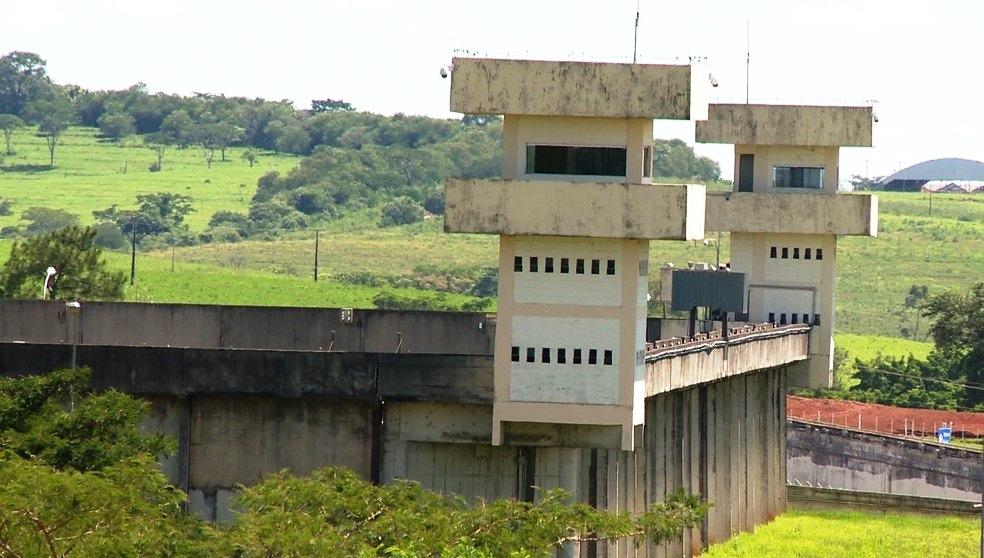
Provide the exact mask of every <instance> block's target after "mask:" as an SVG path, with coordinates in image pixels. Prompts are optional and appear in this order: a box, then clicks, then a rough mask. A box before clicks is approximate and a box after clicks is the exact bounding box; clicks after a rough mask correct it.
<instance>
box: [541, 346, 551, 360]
mask: <svg viewBox="0 0 984 558" xmlns="http://www.w3.org/2000/svg"><path fill="white" fill-rule="evenodd" d="M540 362H550V349H548V348H546V347H544V348H543V350H542V351H540Z"/></svg>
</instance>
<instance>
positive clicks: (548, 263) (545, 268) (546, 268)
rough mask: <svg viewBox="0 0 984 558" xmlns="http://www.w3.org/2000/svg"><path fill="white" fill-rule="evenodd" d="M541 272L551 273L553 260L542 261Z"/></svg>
mask: <svg viewBox="0 0 984 558" xmlns="http://www.w3.org/2000/svg"><path fill="white" fill-rule="evenodd" d="M543 271H544V273H553V258H545V259H544V260H543Z"/></svg>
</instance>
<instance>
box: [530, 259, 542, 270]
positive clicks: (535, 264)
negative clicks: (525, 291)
mask: <svg viewBox="0 0 984 558" xmlns="http://www.w3.org/2000/svg"><path fill="white" fill-rule="evenodd" d="M539 270H540V259H539V258H537V257H536V256H533V257H531V258H530V273H536V272H537V271H539Z"/></svg>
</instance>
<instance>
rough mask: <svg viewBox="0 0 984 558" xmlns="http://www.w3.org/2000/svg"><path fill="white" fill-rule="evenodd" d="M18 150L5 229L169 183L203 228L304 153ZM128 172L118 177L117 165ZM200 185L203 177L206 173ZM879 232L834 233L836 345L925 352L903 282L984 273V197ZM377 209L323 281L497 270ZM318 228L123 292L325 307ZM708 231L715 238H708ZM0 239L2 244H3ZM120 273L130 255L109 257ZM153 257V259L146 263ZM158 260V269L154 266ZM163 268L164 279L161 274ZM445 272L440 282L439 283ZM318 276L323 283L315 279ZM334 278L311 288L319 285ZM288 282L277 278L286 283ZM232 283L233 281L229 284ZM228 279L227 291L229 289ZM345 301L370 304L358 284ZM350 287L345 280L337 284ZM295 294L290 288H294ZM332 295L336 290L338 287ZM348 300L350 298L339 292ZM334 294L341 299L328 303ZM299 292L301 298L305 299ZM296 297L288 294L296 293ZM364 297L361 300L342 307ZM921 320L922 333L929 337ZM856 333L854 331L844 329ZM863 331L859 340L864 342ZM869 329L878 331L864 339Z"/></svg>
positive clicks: (896, 199)
mask: <svg viewBox="0 0 984 558" xmlns="http://www.w3.org/2000/svg"><path fill="white" fill-rule="evenodd" d="M14 148H15V149H16V150H17V155H15V156H13V157H8V158H7V159H6V161H5V163H4V166H3V168H4V169H7V170H5V171H3V172H0V198H9V199H11V200H13V201H14V212H15V214H14V215H13V216H9V217H0V226H5V225H12V224H17V223H18V221H19V212H20V211H23V210H24V209H25V208H27V207H30V206H32V205H45V206H51V207H61V208H65V209H67V210H69V211H72V212H74V213H77V214H79V215H80V216H81V217H82V218H83V220H85V221H91V211H92V210H94V209H102V208H105V207H108V206H110V205H112V204H114V203H116V204H119V205H121V206H127V205H130V204H132V203H133V199H134V196H135V195H136V194H137V193H146V192H154V191H159V190H166V191H172V192H178V193H184V194H188V195H191V196H192V197H193V198H194V199H195V201H194V202H193V205H194V206H195V208H196V212H195V213H194V214H193V215H191V216H190V217H189V224H190V225H191V228H192V230H201V229H202V228H203V227H204V225H205V223H206V222H207V220H208V218H209V216H210V215H211V214H212V213H213V212H215V211H217V210H220V209H226V210H244V209H246V207H247V206H248V203H249V199H250V198H251V196H252V194H253V192H254V191H255V188H256V179H257V178H258V177H259V176H260V175H262V174H263V173H265V172H267V171H268V170H279V171H281V172H283V171H286V170H287V169H289V168H290V167H292V166H293V165H295V164H296V163H297V161H298V160H299V159H297V158H296V157H290V156H278V155H273V154H261V157H260V162H259V163H258V164H257V165H256V166H255V167H254V168H252V169H250V167H249V166H248V165H247V164H246V163H245V162H244V161H242V160H241V159H240V155H241V151H240V150H238V149H232V150H230V151H229V154H228V158H229V162H226V163H221V162H216V163H214V164H213V168H212V169H207V168H206V166H205V163H204V161H203V159H202V156H201V152H200V150H198V149H194V148H189V149H186V150H178V149H170V150H169V151H168V152H167V154H166V155H165V160H164V171H163V172H160V173H150V172H148V171H147V165H148V164H150V163H151V162H152V161H153V159H154V157H153V153H151V152H150V150H148V149H146V148H145V147H142V146H141V145H139V139H131V140H128V142H124V145H117V144H115V143H111V142H101V141H99V140H98V139H97V138H96V136H95V131H94V130H91V129H73V130H71V131H70V132H69V133H68V134H66V136H65V139H64V144H63V145H62V146H60V147H59V149H58V153H57V155H56V167H55V168H54V169H53V170H47V171H40V172H20V171H16V170H10V169H11V167H14V168H16V167H17V166H18V165H32V164H33V165H40V164H44V163H46V161H47V159H46V157H47V151H46V147H45V145H44V140H43V138H38V137H35V136H33V135H32V134H28V133H26V132H25V133H20V134H18V135H16V136H15V138H14ZM124 160H126V161H127V162H128V166H129V170H128V172H127V173H126V174H123V173H122V172H121V168H122V163H123V161H124ZM206 180H208V181H209V182H207V183H206V182H205V181H206ZM879 198H880V207H881V226H880V229H881V230H880V234H879V236H878V238H856V237H846V238H842V239H841V240H840V241H839V242H838V260H837V267H838V284H837V324H836V330H837V332H838V334H840V335H839V336H838V342H839V343H842V344H843V345H844V346H846V347H848V348H849V350H850V351H851V352H852V353H853V354H854V355H856V356H862V358H866V357H868V356H873V355H874V354H877V353H878V352H879V351H880V352H882V353H883V354H896V355H904V354H907V353H908V352H913V353H914V354H916V355H917V356H918V355H920V354H925V352H926V351H928V349H929V346H928V345H926V344H914V343H907V342H905V340H902V339H900V337H901V330H902V328H907V329H908V330H910V331H911V330H912V329H914V325H915V311H914V310H911V309H906V308H905V307H904V300H905V296H906V293H907V292H908V290H909V287H910V286H911V285H923V284H925V285H928V286H929V292H930V294H933V293H936V292H939V291H940V290H942V289H945V288H959V289H966V288H967V287H968V286H969V285H970V284H971V283H972V282H973V281H975V280H980V279H981V277H982V270H984V250H982V249H981V246H982V245H984V196H980V195H978V196H974V195H958V194H934V195H933V196H932V204H933V206H932V215H930V213H929V201H930V196H929V195H928V194H910V193H891V192H890V193H880V194H879ZM377 221H378V212H377V211H376V210H372V209H369V210H364V211H361V212H358V213H354V214H349V215H346V216H345V217H343V218H342V219H339V220H337V221H334V222H332V223H330V224H328V225H327V226H326V227H325V231H324V232H323V234H322V237H321V252H320V264H321V276H322V277H324V278H330V277H332V276H337V275H340V274H352V273H362V274H371V275H374V276H380V277H388V278H407V277H414V278H419V277H420V275H421V274H427V275H432V276H434V277H435V281H434V282H433V286H434V287H446V285H445V284H444V283H452V282H454V280H455V278H459V281H458V282H459V283H460V278H461V277H467V276H474V274H475V273H476V272H477V270H478V269H479V268H482V267H491V266H495V265H496V263H497V262H496V252H497V248H498V242H497V239H496V238H495V237H492V236H482V235H458V234H444V233H443V230H442V224H441V220H440V218H437V219H432V220H429V221H426V222H424V223H418V224H415V225H410V226H405V227H395V228H391V229H378V228H377V227H376V222H377ZM313 237H314V233H313V231H302V232H299V233H294V235H293V236H291V237H288V238H285V239H283V240H277V241H271V242H242V243H237V244H207V245H200V246H193V247H189V248H179V249H178V250H177V251H176V259H177V267H176V271H175V272H174V273H171V272H170V271H169V269H170V253H168V252H157V253H152V254H149V255H145V256H143V257H142V258H141V261H142V262H144V261H146V262H147V263H146V264H141V265H142V266H144V265H146V268H147V273H141V274H140V285H139V288H138V289H134V290H133V291H132V292H130V293H129V294H128V297H129V298H131V299H141V300H157V301H184V302H190V301H201V302H219V301H222V302H228V303H235V304H281V303H285V302H284V301H298V302H296V303H298V304H305V305H310V304H328V302H326V301H327V300H329V299H328V298H324V299H322V297H323V296H324V297H327V296H328V295H327V294H325V295H322V294H314V293H315V292H316V291H313V290H312V289H314V286H311V287H307V286H306V285H307V283H310V281H309V280H308V278H309V277H310V274H311V272H312V267H313V259H314V239H313ZM710 238H714V239H716V238H717V235H712V236H711V237H710ZM720 240H721V259H722V261H727V259H728V252H729V241H728V235H727V234H724V235H722V236H721V237H720ZM2 246H3V243H0V247H2ZM650 252H651V255H650V257H651V259H652V262H653V264H654V265H653V266H651V269H652V278H655V277H656V274H657V273H658V268H659V266H661V265H662V264H663V263H665V262H671V261H672V262H674V263H675V264H677V265H678V266H680V265H685V264H686V262H687V261H688V260H698V261H710V262H712V263H713V262H714V259H715V247H714V246H713V244H712V245H711V246H705V245H704V244H703V243H700V242H671V241H660V242H652V243H651V248H650ZM112 260H113V263H114V266H116V265H119V266H120V269H125V267H126V264H125V258H122V259H119V260H117V259H115V257H113V258H112ZM158 261H159V262H161V263H160V265H159V266H158V264H156V263H153V262H158ZM155 266H156V267H155ZM158 268H160V269H162V270H163V269H164V268H166V275H165V274H163V271H162V272H161V273H162V274H160V275H158V271H156V270H157V269H158ZM442 278H446V281H444V282H443V283H442ZM319 283H320V282H319ZM327 284H328V283H323V284H319V285H318V286H317V289H323V288H327V287H326V285H327ZM281 285H282V286H281ZM227 286H228V288H226V287H227ZM233 286H235V288H232V287H233ZM352 289H353V290H352V293H353V297H352V298H353V300H355V301H360V300H364V295H356V294H355V293H356V292H358V291H359V289H361V287H359V288H356V287H354V286H353V287H352ZM343 290H344V289H343ZM288 293H290V294H288ZM338 296H341V295H340V294H339V295H338ZM342 298H344V297H342ZM330 300H341V299H340V298H337V297H336V298H331V299H330ZM301 301H304V302H301ZM292 303H293V302H292ZM340 304H345V305H349V306H359V304H356V302H352V301H349V302H347V303H345V302H341V303H340ZM925 333H926V324H925V321H923V323H922V324H920V332H919V339H920V340H925ZM843 334H850V335H843ZM859 336H864V337H859ZM869 336H874V337H869Z"/></svg>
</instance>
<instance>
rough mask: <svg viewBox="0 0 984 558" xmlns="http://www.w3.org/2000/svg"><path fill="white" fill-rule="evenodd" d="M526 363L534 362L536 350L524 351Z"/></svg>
mask: <svg viewBox="0 0 984 558" xmlns="http://www.w3.org/2000/svg"><path fill="white" fill-rule="evenodd" d="M526 362H536V349H534V348H533V347H529V348H528V349H526Z"/></svg>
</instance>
